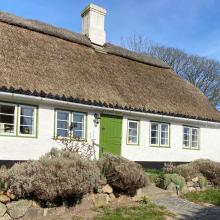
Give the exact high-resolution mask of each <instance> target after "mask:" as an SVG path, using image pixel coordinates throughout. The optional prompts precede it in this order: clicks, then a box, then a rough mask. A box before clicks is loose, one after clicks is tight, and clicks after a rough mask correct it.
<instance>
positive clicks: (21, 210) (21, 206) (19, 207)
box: [6, 200, 32, 218]
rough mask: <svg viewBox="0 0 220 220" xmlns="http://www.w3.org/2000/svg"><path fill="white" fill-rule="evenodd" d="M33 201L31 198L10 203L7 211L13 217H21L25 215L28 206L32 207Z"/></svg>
mask: <svg viewBox="0 0 220 220" xmlns="http://www.w3.org/2000/svg"><path fill="white" fill-rule="evenodd" d="M31 204H32V201H29V200H19V201H16V202H11V203H8V204H7V205H6V206H7V212H8V214H9V215H10V216H11V217H12V218H20V217H22V216H24V215H25V213H26V212H27V210H28V208H30V207H31Z"/></svg>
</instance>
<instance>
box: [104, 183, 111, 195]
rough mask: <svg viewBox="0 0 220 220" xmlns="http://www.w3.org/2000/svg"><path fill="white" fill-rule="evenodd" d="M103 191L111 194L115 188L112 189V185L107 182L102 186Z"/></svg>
mask: <svg viewBox="0 0 220 220" xmlns="http://www.w3.org/2000/svg"><path fill="white" fill-rule="evenodd" d="M102 192H103V193H108V194H110V193H112V192H113V189H112V187H111V186H110V185H108V184H107V185H105V186H103V187H102Z"/></svg>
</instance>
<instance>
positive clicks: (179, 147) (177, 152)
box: [122, 117, 220, 162]
mask: <svg viewBox="0 0 220 220" xmlns="http://www.w3.org/2000/svg"><path fill="white" fill-rule="evenodd" d="M129 119H136V120H140V130H139V131H140V135H139V145H128V144H127V121H128V117H124V119H123V128H122V132H123V138H122V156H124V157H126V158H128V159H130V160H134V161H155V162H159V161H172V162H189V161H192V160H195V159H200V158H208V159H212V160H215V161H220V138H219V137H220V129H217V128H211V127H205V126H203V127H200V149H199V150H190V149H184V148H183V144H182V143H183V123H177V122H171V121H162V122H168V123H170V148H163V147H152V146H150V119H147V118H131V117H129ZM187 125H191V126H196V127H198V125H197V124H196V123H193V124H192V123H188V124H187Z"/></svg>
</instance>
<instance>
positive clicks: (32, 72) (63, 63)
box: [0, 4, 220, 162]
mask: <svg viewBox="0 0 220 220" xmlns="http://www.w3.org/2000/svg"><path fill="white" fill-rule="evenodd" d="M105 14H106V10H105V9H103V8H101V7H99V6H96V5H93V4H90V5H89V6H88V7H86V8H85V9H84V10H83V12H82V14H81V16H82V33H81V34H78V33H74V32H71V31H68V30H65V29H61V28H56V27H53V26H51V25H48V24H45V23H42V22H38V21H34V20H26V19H23V18H20V17H17V16H15V15H11V14H7V13H4V12H0V39H1V40H0V160H5V161H7V160H27V159H30V158H31V159H37V158H38V157H39V156H41V155H42V154H43V153H45V152H47V151H48V150H49V149H50V148H51V147H53V146H55V145H56V143H55V142H54V140H53V137H54V136H66V135H67V133H68V132H69V131H70V130H71V131H72V132H73V133H74V134H75V135H76V136H78V137H80V138H82V139H86V140H87V141H88V142H95V143H96V144H99V145H100V146H101V147H102V148H103V149H104V151H109V152H112V153H115V154H120V155H122V156H124V157H126V158H128V159H132V160H135V161H142V162H162V161H174V162H187V161H191V160H194V159H197V158H210V159H213V160H218V161H220V156H219V155H220V147H219V146H220V140H219V138H218V137H219V135H220V114H219V112H218V111H217V110H216V109H215V107H214V106H213V105H212V104H211V103H210V102H209V100H208V99H207V98H206V97H205V96H204V95H203V93H202V92H201V91H200V90H199V89H197V88H196V87H194V86H193V85H191V84H190V83H189V82H187V81H185V80H183V79H181V78H180V77H179V76H178V75H177V74H176V73H174V72H173V71H172V70H171V69H170V67H169V66H168V65H167V64H165V63H164V62H162V61H160V60H158V59H155V58H153V57H149V56H146V55H143V54H138V53H134V52H131V51H129V50H127V49H124V48H121V47H118V46H115V45H112V44H110V43H107V42H106V33H105V30H104V19H105ZM98 150H99V148H97V151H98ZM97 154H98V153H97Z"/></svg>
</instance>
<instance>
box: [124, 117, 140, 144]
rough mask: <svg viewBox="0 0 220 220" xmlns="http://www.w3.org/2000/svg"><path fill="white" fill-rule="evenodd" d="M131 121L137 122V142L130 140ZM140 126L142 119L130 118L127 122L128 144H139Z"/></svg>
mask: <svg viewBox="0 0 220 220" xmlns="http://www.w3.org/2000/svg"><path fill="white" fill-rule="evenodd" d="M130 122H133V123H136V124H137V142H135V143H131V142H129V137H130V135H129V129H130V127H129V123H130ZM139 127H140V121H138V120H131V119H128V123H127V144H128V145H139V129H140V128H139ZM132 137H135V136H132Z"/></svg>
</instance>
